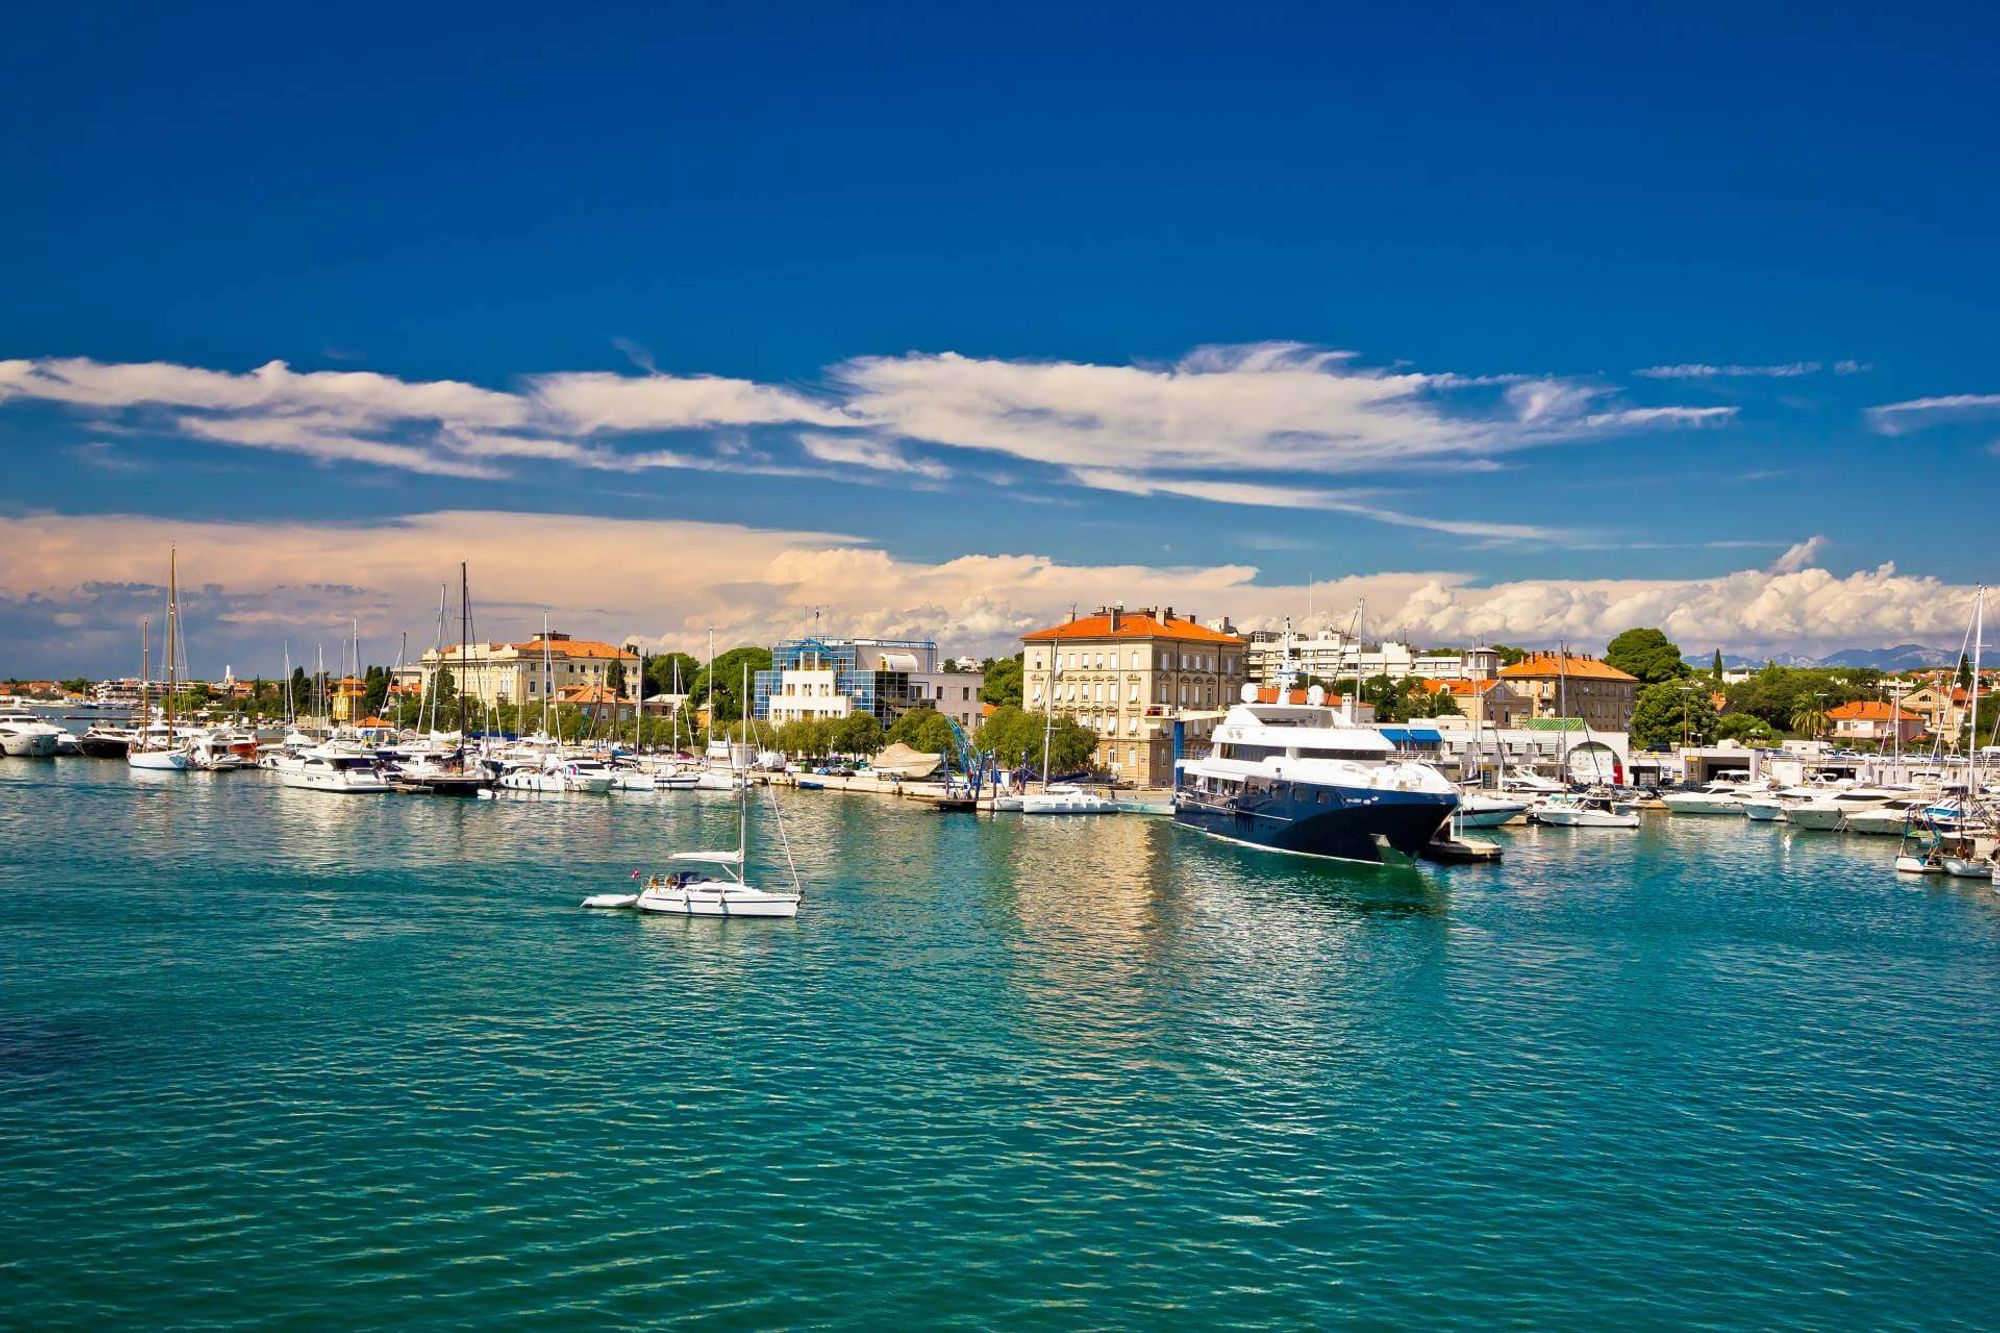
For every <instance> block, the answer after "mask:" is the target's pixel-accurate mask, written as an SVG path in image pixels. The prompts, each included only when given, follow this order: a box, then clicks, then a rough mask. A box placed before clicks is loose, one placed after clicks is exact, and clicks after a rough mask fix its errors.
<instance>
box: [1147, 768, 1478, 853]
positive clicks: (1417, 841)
mask: <svg viewBox="0 0 2000 1333" xmlns="http://www.w3.org/2000/svg"><path fill="white" fill-rule="evenodd" d="M1254 785H1255V788H1256V789H1255V790H1251V791H1245V792H1240V793H1236V794H1231V795H1223V794H1221V793H1218V792H1202V791H1196V790H1191V789H1183V790H1182V791H1181V792H1180V793H1179V795H1178V796H1176V797H1175V799H1174V819H1175V820H1176V821H1177V822H1179V823H1182V824H1186V825H1187V826H1188V827H1189V828H1196V829H1200V830H1201V831H1202V832H1203V833H1208V834H1212V835H1213V836H1215V837H1218V838H1227V839H1229V840H1230V841H1231V842H1240V843H1246V844H1248V845H1250V846H1252V847H1268V848H1270V849H1271V850H1273V851H1279V852H1292V853H1295V854H1297V855H1300V856H1325V857H1332V858H1334V859H1336V860H1341V861H1366V862H1371V863H1374V864H1381V863H1382V862H1384V861H1386V860H1389V859H1391V858H1390V857H1389V856H1387V855H1386V854H1385V848H1386V849H1391V850H1393V851H1395V852H1396V853H1399V854H1400V855H1402V856H1403V857H1405V858H1414V857H1415V856H1416V854H1417V853H1418V852H1419V851H1421V850H1423V847H1424V845H1425V844H1426V843H1428V842H1429V841H1430V840H1431V839H1432V838H1433V837H1434V836H1436V834H1437V831H1438V830H1439V829H1440V828H1443V827H1444V825H1445V823H1446V821H1447V820H1449V819H1450V818H1451V812H1452V810H1453V808H1454V807H1456V806H1457V804H1458V797H1457V796H1455V795H1451V794H1447V793H1442V792H1409V791H1375V790H1362V789H1355V788H1346V787H1321V786H1311V785H1307V784H1305V783H1292V782H1262V783H1257V784H1254Z"/></svg>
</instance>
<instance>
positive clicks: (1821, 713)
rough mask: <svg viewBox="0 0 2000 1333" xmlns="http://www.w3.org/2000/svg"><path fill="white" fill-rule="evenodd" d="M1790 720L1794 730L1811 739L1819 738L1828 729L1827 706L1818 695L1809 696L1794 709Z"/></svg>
mask: <svg viewBox="0 0 2000 1333" xmlns="http://www.w3.org/2000/svg"><path fill="white" fill-rule="evenodd" d="M1788 720H1789V721H1790V723H1791V727H1792V730H1793V731H1795V732H1797V733H1798V734H1799V735H1801V736H1805V737H1807V738H1809V739H1811V740H1818V739H1819V735H1820V733H1821V732H1822V731H1825V730H1826V706H1825V705H1824V704H1823V703H1822V702H1821V701H1820V699H1819V697H1818V696H1817V695H1811V696H1807V697H1805V698H1802V699H1801V700H1800V701H1799V703H1798V704H1797V706H1796V707H1794V708H1793V709H1792V715H1791V717H1790V718H1789V719H1788Z"/></svg>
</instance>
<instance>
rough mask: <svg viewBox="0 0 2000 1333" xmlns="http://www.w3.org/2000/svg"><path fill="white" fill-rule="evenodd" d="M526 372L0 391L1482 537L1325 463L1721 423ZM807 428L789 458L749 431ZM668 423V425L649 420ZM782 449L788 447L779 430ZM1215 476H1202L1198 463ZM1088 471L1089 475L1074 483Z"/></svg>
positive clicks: (1530, 389) (1013, 373)
mask: <svg viewBox="0 0 2000 1333" xmlns="http://www.w3.org/2000/svg"><path fill="white" fill-rule="evenodd" d="M627 350H628V353H629V354H630V355H631V356H632V357H633V358H634V359H635V360H636V361H638V362H639V363H640V364H642V365H643V366H645V367H646V368H647V369H646V373H643V374H620V373H610V372H602V371H583V372H564V373H554V374H540V375H531V376H527V377H524V378H522V379H520V380H519V381H517V382H516V383H515V384H514V385H513V387H510V388H491V387H486V386H482V385H476V384H469V383H465V382H461V381H456V380H434V381H405V380H401V379H397V378H396V377H394V376H391V375H385V374H380V373H376V372H372V371H355V370H337V371H303V372H302V371H297V370H294V369H292V368H291V367H290V366H288V365H286V364H285V363H284V362H281V361H272V362H269V363H267V364H265V365H263V366H260V367H258V368H256V369H255V370H251V371H247V372H242V373H236V372H229V371H216V370H208V369H204V368H200V367H193V366H180V365H173V364H169V363H164V362H148V363H135V364H110V363H102V362H96V361H91V360H88V359H85V358H73V357H72V358H43V359H40V360H13V361H0V402H5V401H7V400H14V401H26V400H34V401H40V402H51V403H58V404H62V405H65V406H68V407H71V408H74V409H76V410H78V411H80V412H84V413H87V414H89V416H90V419H91V421H92V424H93V426H94V427H96V428H99V429H103V430H116V429H123V430H127V431H129V432H131V433H132V434H134V435H135V436H144V435H173V436H178V437H180V438H183V439H188V440H193V441H198V442H201V443H205V444H219V445H228V446H232V447H236V448H249V449H264V450H269V451H274V452H280V453H288V454H293V455H296V456H299V457H304V458H309V459H312V460H314V461H316V462H319V463H322V464H347V465H354V466H361V467H371V468H377V469H384V470H393V471H400V472H409V473H417V474H425V475H432V476H442V477H463V478H471V479H480V480H496V479H501V478H509V477H513V476H516V475H519V474H520V473H521V472H522V471H523V470H525V469H530V468H533V467H535V466H537V465H542V466H565V467H576V468H586V469H591V470H596V471H607V472H625V473H638V472H646V471H654V470H664V469H683V470H693V471H700V470H714V471H719V470H727V471H732V472H755V473H760V474H764V475H795V476H826V475H829V473H828V471H827V469H826V468H825V467H823V466H818V467H816V466H815V465H832V466H833V467H834V468H838V469H859V470H861V471H862V472H864V473H870V474H875V475H877V476H878V477H879V478H880V479H881V480H882V481H884V482H885V483H886V482H893V481H895V480H897V479H901V480H902V481H903V482H904V483H905V484H908V485H911V486H919V485H926V484H929V485H935V484H937V483H939V482H942V481H944V480H945V479H947V478H948V477H949V476H951V475H952V469H951V468H950V467H949V466H948V465H947V464H945V463H943V462H941V461H939V460H937V459H936V458H935V457H926V456H924V455H923V454H922V453H919V452H917V451H916V450H914V449H912V448H911V447H910V446H911V445H912V444H915V445H921V446H928V448H929V449H931V450H937V449H960V450H974V451H979V452H980V453H983V454H986V455H1000V456H1005V457H1008V458H1012V459H1014V460H1016V461H1018V462H1023V463H1028V464H1034V465H1038V466H1039V467H1040V468H1046V469H1048V470H1049V472H1050V474H1051V475H1053V476H1055V477H1063V476H1074V477H1084V476H1088V475H1090V474H1093V473H1095V474H1098V475H1100V476H1108V475H1110V474H1114V473H1115V474H1118V475H1119V476H1121V477H1122V478H1123V480H1122V481H1121V482H1120V483H1119V484H1118V485H1117V486H1116V487H1115V489H1121V490H1126V491H1128V492H1131V493H1136V494H1179V495H1186V496H1190V497H1195V498H1205V499H1210V500H1213V501H1215V502H1216V503H1224V504H1238V505H1246V506H1276V507H1284V508H1321V509H1339V508H1341V507H1342V506H1345V512H1349V513H1353V514H1356V515H1359V516H1363V517H1368V518H1373V519H1376V520H1378V521H1381V522H1387V523H1396V524H1401V525H1404V526H1411V527H1420V528H1429V529H1431V530H1435V531H1442V532H1449V533H1454V534H1457V535H1466V536H1481V537H1486V538H1490V539H1500V540H1506V539H1512V538H1513V537H1514V536H1519V537H1520V538H1521V539H1530V538H1531V537H1532V536H1535V535H1539V534H1540V533H1541V532H1542V530H1541V529H1536V528H1531V527H1527V526H1523V525H1511V524H1494V523H1477V524H1475V523H1471V522H1467V521H1460V520H1451V519H1431V518H1424V517H1421V516H1416V515H1409V514H1403V513H1400V512H1398V511H1395V510H1389V509H1380V508H1377V507H1375V506H1372V505H1368V504H1365V503H1363V502H1360V501H1357V500H1355V499H1354V498H1353V497H1352V496H1347V497H1342V496H1340V495H1339V494H1338V493H1336V492H1333V491H1330V490H1328V489H1327V488H1326V487H1325V486H1324V484H1323V483H1322V482H1320V481H1318V480H1317V479H1319V478H1324V477H1327V476H1330V475H1336V474H1350V475H1351V474H1359V473H1365V472H1368V471H1370V470H1394V471H1397V472H1407V471H1409V470H1412V469H1429V470H1433V471H1437V470H1458V471H1471V470H1489V469H1492V468H1495V467H1498V466H1500V464H1499V463H1498V462H1497V461H1496V457H1497V456H1503V455H1508V454H1513V453H1518V452H1520V451H1524V450H1529V449H1534V448H1539V447H1544V446H1549V445H1557V444H1568V443H1573V442H1578V441H1587V440H1593V439H1606V438H1610V437H1612V436H1615V435H1620V434H1624V433H1629V432H1633V431H1640V430H1650V429H1661V428H1676V427H1688V426H1700V425H1708V424H1715V423H1719V422H1723V421H1726V420H1728V419H1729V417H1730V415H1731V413H1732V412H1733V411H1734V409H1732V408H1727V407H1675V406H1664V407H1629V406H1623V405H1621V404H1619V403H1618V402H1617V401H1616V399H1615V395H1614V394H1613V393H1612V391H1611V390H1610V389H1608V388H1607V387H1605V386H1602V385H1598V384H1591V383H1586V382H1583V381H1580V380H1572V379H1564V378H1560V377H1555V376H1521V375H1511V374H1508V375H1477V374H1458V373H1437V374H1421V373H1415V372H1411V371H1397V372H1393V373H1391V372H1387V371H1379V370H1371V369H1368V368H1366V367H1364V366H1361V365H1360V364H1359V362H1358V360H1357V358H1356V357H1355V356H1354V354H1353V353H1350V352H1343V351H1332V350H1327V349H1321V348H1311V347H1305V346H1301V345H1298V344H1293V343H1264V344H1254V345H1250V346H1240V347H1205V348H1198V349H1196V350H1195V351H1193V352H1191V353H1189V354H1188V355H1187V356H1186V357H1183V358H1182V359H1181V360H1180V361H1178V362H1176V363H1174V364H1172V365H1169V366H1141V365H1097V364H1089V363H1080V362H1061V361H1056V362H1047V361H1033V362H1031V361H1007V360H994V359H978V358H971V357H964V356H960V355H957V354H955V353H949V352H947V353H939V354H923V353H912V354H909V355H906V356H900V357H869V358H860V359H857V360H853V361H848V362H843V363H841V364H840V365H837V366H835V367H833V368H832V370H831V371H830V372H829V387H828V388H827V389H826V390H824V391H814V392H807V391H804V390H800V389H795V388H791V387H787V386H784V385H776V384H762V383H757V382H754V381H751V380H745V379H733V378H729V377H726V376H719V375H676V374H666V373H661V372H659V371H657V370H654V369H652V368H651V358H650V356H649V355H648V354H646V353H645V352H644V349H642V348H637V347H630V348H628V349H627ZM779 426H803V427H808V428H810V429H808V430H805V431H801V432H800V433H799V434H798V436H797V437H796V449H797V451H798V452H797V453H796V454H793V455H792V456H791V457H789V458H788V457H783V456H775V457H774V456H771V455H770V454H769V453H768V452H766V453H759V452H758V451H757V450H756V449H753V448H750V447H748V446H747V445H746V444H745V440H747V439H754V438H764V437H757V436H755V434H754V433H755V432H757V431H759V430H761V429H764V428H771V427H779ZM654 436H667V437H670V438H667V439H651V438H646V437H654ZM785 444H786V449H787V451H789V450H790V449H791V448H792V447H793V446H792V444H791V442H789V441H787V442H785ZM1217 472H1221V473H1228V474H1230V476H1231V477H1232V478H1233V480H1230V481H1222V482H1218V481H1211V480H1206V479H1203V478H1201V477H1200V476H1199V475H1198V474H1201V473H1217ZM1086 484H1090V483H1088V482H1086Z"/></svg>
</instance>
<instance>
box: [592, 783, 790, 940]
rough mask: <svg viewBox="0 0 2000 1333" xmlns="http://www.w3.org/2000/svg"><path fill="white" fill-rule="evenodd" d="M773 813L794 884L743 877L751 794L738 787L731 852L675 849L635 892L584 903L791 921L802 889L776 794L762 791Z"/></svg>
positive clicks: (678, 913)
mask: <svg viewBox="0 0 2000 1333" xmlns="http://www.w3.org/2000/svg"><path fill="white" fill-rule="evenodd" d="M765 799H766V800H768V801H770V803H771V814H772V818H773V820H774V823H775V826H776V828H777V830H778V838H779V842H780V845H781V846H782V847H783V849H784V853H785V864H786V865H787V866H788V867H789V868H790V871H791V877H792V887H791V888H789V889H760V888H758V887H756V886H755V885H753V884H751V883H749V882H748V881H747V880H745V878H744V875H743V863H744V859H745V857H746V855H747V854H748V851H749V846H750V793H749V790H748V788H744V789H741V790H739V791H738V793H737V800H736V846H735V848H733V849H730V850H723V851H705V852H675V853H674V854H673V855H672V856H670V857H669V858H668V859H669V860H670V861H673V862H675V863H676V865H677V866H689V867H698V868H695V869H678V868H677V869H670V870H666V871H662V872H659V873H657V874H655V875H653V876H651V877H650V878H649V879H647V880H646V883H645V887H644V888H642V889H641V890H640V891H639V892H638V893H636V894H624V893H600V894H596V895H593V896H592V897H589V898H586V899H584V900H583V905H584V906H585V907H595V908H635V909H637V910H638V911H641V912H654V913H658V914H661V915H665V916H701V917H754V918H764V919H770V918H779V919H789V918H791V917H795V916H797V915H798V914H799V904H800V903H801V902H802V901H804V898H805V894H804V891H803V890H802V889H801V888H800V887H799V870H798V866H797V864H796V863H795V862H794V861H793V860H792V849H791V843H790V840H789V839H788V838H787V837H786V835H785V831H784V817H783V815H782V814H781V813H780V812H779V810H778V804H777V798H776V797H774V796H772V795H771V794H770V791H769V789H768V788H766V789H765Z"/></svg>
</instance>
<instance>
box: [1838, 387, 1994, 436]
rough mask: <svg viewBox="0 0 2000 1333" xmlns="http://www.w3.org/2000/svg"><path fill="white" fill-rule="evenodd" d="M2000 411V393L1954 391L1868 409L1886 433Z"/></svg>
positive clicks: (1870, 418)
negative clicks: (1933, 396)
mask: <svg viewBox="0 0 2000 1333" xmlns="http://www.w3.org/2000/svg"><path fill="white" fill-rule="evenodd" d="M1995 412H2000V393H1953V394H1944V395H1941V396H1939V397H1935V398H1912V399H1909V400H1908V401H1906V402H1901V403H1884V404H1882V405H1881V406H1880V407H1871V408H1869V409H1868V424H1869V425H1871V426H1873V427H1874V428H1875V429H1876V430H1878V431H1880V432H1881V433H1882V434H1884V435H1901V434H1903V433H1904V432H1906V431H1912V430H1921V429H1923V428H1924V427H1925V426H1934V425H1937V424H1939V423H1941V422H1948V421H1960V420H1965V419H1968V418H1974V417H1984V416H1990V415H1992V414H1993V413H1995Z"/></svg>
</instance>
